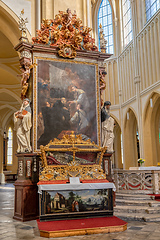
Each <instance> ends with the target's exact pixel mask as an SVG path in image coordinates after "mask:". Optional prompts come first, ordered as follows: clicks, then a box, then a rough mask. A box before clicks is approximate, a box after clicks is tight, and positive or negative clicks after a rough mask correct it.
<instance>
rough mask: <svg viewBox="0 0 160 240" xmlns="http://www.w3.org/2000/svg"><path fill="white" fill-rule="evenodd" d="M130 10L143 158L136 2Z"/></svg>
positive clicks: (141, 145)
mask: <svg viewBox="0 0 160 240" xmlns="http://www.w3.org/2000/svg"><path fill="white" fill-rule="evenodd" d="M131 10H132V19H133V20H132V22H133V53H134V83H135V87H136V100H137V109H138V114H137V115H138V133H139V147H140V157H141V158H144V156H143V155H144V147H143V131H142V104H141V99H140V84H141V78H140V70H139V66H140V62H139V57H138V41H139V40H138V38H136V34H137V9H136V1H135V0H131Z"/></svg>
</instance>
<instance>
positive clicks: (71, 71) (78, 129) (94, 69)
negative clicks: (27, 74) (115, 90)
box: [34, 57, 100, 149]
mask: <svg viewBox="0 0 160 240" xmlns="http://www.w3.org/2000/svg"><path fill="white" fill-rule="evenodd" d="M36 59H37V68H36V88H35V91H36V93H35V94H34V97H35V98H36V103H37V104H36V105H35V106H34V108H36V109H34V118H35V119H36V121H35V123H36V124H35V126H34V133H36V134H34V138H35V139H34V148H35V149H39V147H40V145H46V144H48V143H49V141H50V140H53V139H54V138H59V139H61V138H62V137H63V135H64V134H70V133H71V131H75V133H76V134H82V135H83V139H88V138H90V139H91V140H92V141H94V142H95V143H96V144H98V145H100V122H99V121H100V117H99V91H98V90H99V87H98V65H97V64H94V63H86V62H76V61H74V62H73V61H71V60H59V59H54V60H53V59H48V58H47V60H46V58H44V59H43V58H38V57H37V58H36ZM36 106H37V107H36Z"/></svg>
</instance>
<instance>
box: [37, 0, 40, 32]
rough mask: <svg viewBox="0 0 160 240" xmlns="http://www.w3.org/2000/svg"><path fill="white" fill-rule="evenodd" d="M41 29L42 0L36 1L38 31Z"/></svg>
mask: <svg viewBox="0 0 160 240" xmlns="http://www.w3.org/2000/svg"><path fill="white" fill-rule="evenodd" d="M40 28H41V0H36V29H40Z"/></svg>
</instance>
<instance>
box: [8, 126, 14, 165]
mask: <svg viewBox="0 0 160 240" xmlns="http://www.w3.org/2000/svg"><path fill="white" fill-rule="evenodd" d="M12 159H13V132H12V129H11V127H9V129H8V145H7V164H12Z"/></svg>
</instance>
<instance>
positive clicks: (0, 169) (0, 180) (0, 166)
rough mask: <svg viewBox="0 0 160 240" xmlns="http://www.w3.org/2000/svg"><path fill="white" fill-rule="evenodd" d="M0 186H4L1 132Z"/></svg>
mask: <svg viewBox="0 0 160 240" xmlns="http://www.w3.org/2000/svg"><path fill="white" fill-rule="evenodd" d="M0 149H1V151H0V184H5V176H4V173H3V131H2V132H0Z"/></svg>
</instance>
